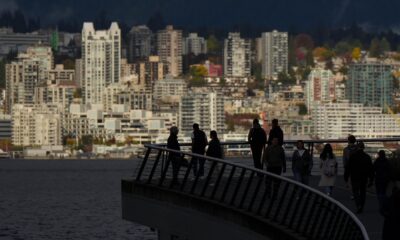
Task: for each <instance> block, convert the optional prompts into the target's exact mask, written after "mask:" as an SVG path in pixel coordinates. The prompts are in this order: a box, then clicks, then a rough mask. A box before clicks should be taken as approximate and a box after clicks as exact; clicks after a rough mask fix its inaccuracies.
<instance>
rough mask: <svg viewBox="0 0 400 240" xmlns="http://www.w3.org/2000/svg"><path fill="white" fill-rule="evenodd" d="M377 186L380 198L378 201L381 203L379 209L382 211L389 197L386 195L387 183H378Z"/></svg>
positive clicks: (377, 194)
mask: <svg viewBox="0 0 400 240" xmlns="http://www.w3.org/2000/svg"><path fill="white" fill-rule="evenodd" d="M375 187H376V196H377V198H378V203H379V210H380V211H381V213H382V210H383V205H384V203H385V201H386V199H387V196H386V188H387V184H386V183H376V185H375Z"/></svg>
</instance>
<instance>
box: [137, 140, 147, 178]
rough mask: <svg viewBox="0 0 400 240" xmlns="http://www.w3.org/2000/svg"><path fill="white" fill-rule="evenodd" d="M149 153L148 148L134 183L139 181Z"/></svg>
mask: <svg viewBox="0 0 400 240" xmlns="http://www.w3.org/2000/svg"><path fill="white" fill-rule="evenodd" d="M150 152H151V148H150V147H148V148H147V151H146V154H145V156H144V158H143V161H142V165H140V168H139V172H138V175H137V176H136V181H140V177H141V176H142V173H143V170H144V167H145V166H146V163H147V159H148V158H149V155H150Z"/></svg>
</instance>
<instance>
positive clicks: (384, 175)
mask: <svg viewBox="0 0 400 240" xmlns="http://www.w3.org/2000/svg"><path fill="white" fill-rule="evenodd" d="M390 171H391V169H390V163H389V160H388V159H387V158H386V154H385V151H383V150H381V151H379V152H378V158H377V159H376V160H375V162H374V173H375V187H376V195H377V198H378V202H379V209H380V210H381V211H382V207H383V203H384V202H385V200H386V189H387V186H388V184H389V181H390Z"/></svg>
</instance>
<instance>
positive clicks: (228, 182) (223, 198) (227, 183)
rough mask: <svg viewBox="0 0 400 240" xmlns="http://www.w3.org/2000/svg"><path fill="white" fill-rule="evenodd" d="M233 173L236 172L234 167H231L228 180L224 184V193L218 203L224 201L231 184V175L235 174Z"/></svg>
mask: <svg viewBox="0 0 400 240" xmlns="http://www.w3.org/2000/svg"><path fill="white" fill-rule="evenodd" d="M235 171H236V166H233V167H232V169H231V173H230V174H229V177H228V180H227V182H226V184H225V188H224V191H223V192H222V196H221V200H220V202H224V201H225V196H226V193H227V192H228V188H229V186H230V184H231V182H232V178H233V175H234V174H235Z"/></svg>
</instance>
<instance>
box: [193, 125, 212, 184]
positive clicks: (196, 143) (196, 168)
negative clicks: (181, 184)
mask: <svg viewBox="0 0 400 240" xmlns="http://www.w3.org/2000/svg"><path fill="white" fill-rule="evenodd" d="M207 144H208V141H207V136H206V134H205V133H204V132H203V131H202V130H200V127H199V124H197V123H195V124H193V133H192V153H196V154H199V155H204V153H205V149H206V146H207ZM192 161H193V173H194V175H195V176H199V177H202V176H204V163H205V159H204V158H197V157H193V158H192Z"/></svg>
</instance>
